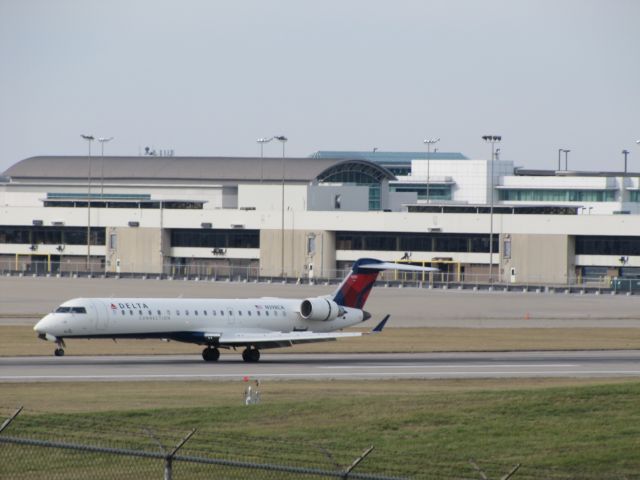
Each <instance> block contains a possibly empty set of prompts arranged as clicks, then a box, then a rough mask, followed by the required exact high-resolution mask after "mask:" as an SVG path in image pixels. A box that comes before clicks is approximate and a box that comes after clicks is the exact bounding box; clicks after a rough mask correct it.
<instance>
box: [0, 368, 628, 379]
mask: <svg viewBox="0 0 640 480" xmlns="http://www.w3.org/2000/svg"><path fill="white" fill-rule="evenodd" d="M417 373H418V372H394V373H385V372H378V373H373V372H372V373H367V372H362V373H269V372H255V373H252V372H243V373H221V374H187V375H184V374H151V375H147V374H140V375H136V374H129V375H33V376H22V375H16V376H10V375H6V376H0V382H2V381H15V380H74V379H75V380H118V379H121V380H125V379H126V380H139V379H159V378H167V379H168V378H171V379H178V380H184V379H197V378H237V379H242V378H243V377H245V376H251V377H274V378H287V377H292V378H300V377H302V378H314V377H315V378H331V377H362V376H365V377H368V376H369V377H375V376H377V377H381V376H382V377H384V376H398V375H403V376H415V375H416V374H417ZM514 374H518V376H532V375H540V376H549V377H555V376H559V375H572V376H573V375H579V376H581V375H622V376H638V375H640V370H565V371H558V372H549V371H546V370H545V371H533V372H530V371H529V372H513V371H489V372H450V371H449V372H433V371H428V372H423V375H425V376H435V375H438V376H443V377H447V376H465V375H466V376H471V377H482V376H486V377H490V376H496V375H506V376H509V377H513V376H514Z"/></svg>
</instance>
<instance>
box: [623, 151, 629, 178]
mask: <svg viewBox="0 0 640 480" xmlns="http://www.w3.org/2000/svg"><path fill="white" fill-rule="evenodd" d="M622 154H623V155H624V173H627V155H629V150H627V149H626V148H625V149H624V150H622Z"/></svg>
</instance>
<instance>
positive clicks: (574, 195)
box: [498, 188, 616, 202]
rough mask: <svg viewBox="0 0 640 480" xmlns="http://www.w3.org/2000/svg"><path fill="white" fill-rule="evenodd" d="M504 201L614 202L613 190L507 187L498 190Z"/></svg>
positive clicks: (614, 194)
mask: <svg viewBox="0 0 640 480" xmlns="http://www.w3.org/2000/svg"><path fill="white" fill-rule="evenodd" d="M498 199H499V200H501V201H506V202H509V201H511V202H615V200H616V191H615V190H560V189H558V190H555V189H553V190H552V189H548V190H545V189H527V188H509V189H500V190H498Z"/></svg>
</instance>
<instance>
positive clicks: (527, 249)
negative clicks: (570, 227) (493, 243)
mask: <svg viewBox="0 0 640 480" xmlns="http://www.w3.org/2000/svg"><path fill="white" fill-rule="evenodd" d="M505 242H511V255H510V258H505V250H506V248H505ZM500 263H501V275H502V280H503V281H507V282H513V283H528V282H530V283H557V284H566V283H568V282H571V281H573V280H575V239H574V237H572V236H569V235H544V234H539V235H522V234H504V235H501V236H500ZM512 268H513V269H515V274H514V275H511V269H512Z"/></svg>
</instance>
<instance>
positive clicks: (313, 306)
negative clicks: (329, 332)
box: [300, 297, 343, 322]
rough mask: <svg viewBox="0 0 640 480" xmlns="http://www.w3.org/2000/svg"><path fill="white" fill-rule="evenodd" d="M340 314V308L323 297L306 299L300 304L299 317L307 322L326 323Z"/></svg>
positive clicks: (341, 311)
mask: <svg viewBox="0 0 640 480" xmlns="http://www.w3.org/2000/svg"><path fill="white" fill-rule="evenodd" d="M342 313H343V310H342V308H340V306H339V305H338V304H337V303H336V302H334V301H333V300H330V299H328V298H324V297H316V298H307V299H306V300H303V301H302V303H301V304H300V315H302V318H306V319H307V320H317V321H320V322H327V321H329V320H333V319H335V318H337V317H338V316H340V315H342Z"/></svg>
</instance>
